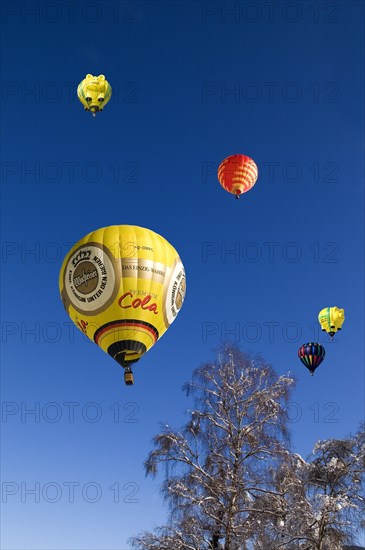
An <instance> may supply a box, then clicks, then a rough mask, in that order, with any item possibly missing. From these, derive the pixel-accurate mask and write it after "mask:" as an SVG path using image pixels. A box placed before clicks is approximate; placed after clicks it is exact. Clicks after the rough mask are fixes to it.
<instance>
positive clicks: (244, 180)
mask: <svg viewBox="0 0 365 550" xmlns="http://www.w3.org/2000/svg"><path fill="white" fill-rule="evenodd" d="M257 176H258V169H257V166H256V163H255V161H253V160H252V158H250V157H248V156H246V155H231V156H230V157H227V158H225V159H224V161H223V162H221V164H220V165H219V168H218V179H219V183H220V184H221V186H222V187H223V188H224V189H225V190H226V191H228V192H229V193H232V194H233V195H235V196H236V199H238V198H239V197H240V195H242V193H246V192H247V191H249V190H250V189H251V187H253V186H254V185H255V183H256V181H257Z"/></svg>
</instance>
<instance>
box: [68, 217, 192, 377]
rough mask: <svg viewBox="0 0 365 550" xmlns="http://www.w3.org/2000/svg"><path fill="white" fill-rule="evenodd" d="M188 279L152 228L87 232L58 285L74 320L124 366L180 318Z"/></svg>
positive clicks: (127, 369)
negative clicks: (178, 315) (179, 314)
mask: <svg viewBox="0 0 365 550" xmlns="http://www.w3.org/2000/svg"><path fill="white" fill-rule="evenodd" d="M185 281H186V278H185V270H184V266H183V264H182V262H181V260H180V258H179V255H178V253H177V252H176V250H175V249H174V247H173V246H171V244H170V243H168V242H167V241H166V239H164V238H163V237H161V236H160V235H158V234H157V233H154V232H153V231H151V230H149V229H144V228H142V227H137V226H131V225H114V226H110V227H104V228H102V229H98V230H96V231H93V232H92V233H89V234H88V235H86V237H84V238H83V239H81V240H80V241H78V242H77V243H76V244H75V245H74V246H73V248H72V249H71V250H70V251H69V252H68V254H67V255H66V257H65V259H64V261H63V264H62V268H61V271H60V278H59V285H60V292H61V298H62V301H63V304H64V306H65V309H66V311H67V313H68V314H69V316H70V317H71V319H72V321H73V322H74V323H75V324H76V325H77V327H78V328H79V329H80V330H82V332H84V333H85V334H86V335H87V336H88V337H89V338H90V339H91V340H93V341H94V342H95V343H96V344H98V346H100V347H101V348H102V349H103V350H104V351H105V352H106V353H108V354H109V355H110V356H111V357H113V359H115V360H116V361H117V362H118V363H119V364H120V365H121V366H122V367H124V369H125V372H124V380H125V383H126V384H128V385H130V384H133V373H132V370H131V365H132V364H133V363H135V362H136V361H138V360H139V359H140V358H141V356H142V355H143V354H144V353H146V351H148V350H149V349H150V348H151V347H152V346H153V345H154V344H155V343H156V342H157V340H158V339H159V338H160V337H161V336H162V335H163V334H164V332H165V331H166V330H167V329H168V327H169V326H170V325H171V323H172V322H173V321H174V320H175V318H176V316H177V314H178V313H179V311H180V309H181V306H182V304H183V301H184V297H185V288H186V282H185Z"/></svg>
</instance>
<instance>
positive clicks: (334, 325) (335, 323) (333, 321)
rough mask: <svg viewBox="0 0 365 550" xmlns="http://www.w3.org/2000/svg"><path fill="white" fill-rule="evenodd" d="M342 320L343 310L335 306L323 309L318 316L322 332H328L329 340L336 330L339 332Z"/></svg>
mask: <svg viewBox="0 0 365 550" xmlns="http://www.w3.org/2000/svg"><path fill="white" fill-rule="evenodd" d="M344 320H345V310H344V309H340V308H338V307H336V306H334V307H325V308H324V309H322V310H321V311H320V312H319V314H318V321H319V323H320V325H321V328H322V330H323V331H326V332H328V334H329V335H330V336H331V338H332V336H333V335H334V334H335V333H336V332H337V331H338V330H341V328H342V325H343V322H344Z"/></svg>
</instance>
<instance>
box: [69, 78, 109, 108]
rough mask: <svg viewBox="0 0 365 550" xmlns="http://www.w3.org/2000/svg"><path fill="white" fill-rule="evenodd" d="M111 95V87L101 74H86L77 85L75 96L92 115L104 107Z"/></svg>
mask: <svg viewBox="0 0 365 550" xmlns="http://www.w3.org/2000/svg"><path fill="white" fill-rule="evenodd" d="M111 95H112V87H111V86H110V84H109V82H108V81H107V80H106V79H105V76H104V75H103V74H101V75H99V76H93V75H92V74H87V75H86V77H85V78H84V80H82V82H80V84H79V85H78V87H77V97H78V98H79V100H80V101H81V103H82V104H83V106H84V108H85V111H90V112H91V113H92V114H93V116H95V114H96V113H97V112H100V111H102V110H103V109H104V107H105V105H106V104H107V103H108V101H109V99H110V98H111Z"/></svg>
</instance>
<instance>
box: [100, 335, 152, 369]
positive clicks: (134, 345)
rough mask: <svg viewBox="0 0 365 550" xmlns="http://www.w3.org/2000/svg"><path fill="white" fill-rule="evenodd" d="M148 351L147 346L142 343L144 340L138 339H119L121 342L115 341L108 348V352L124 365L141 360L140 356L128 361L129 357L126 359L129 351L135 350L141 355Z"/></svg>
mask: <svg viewBox="0 0 365 550" xmlns="http://www.w3.org/2000/svg"><path fill="white" fill-rule="evenodd" d="M146 351H147V348H146V346H145V345H144V344H142V342H138V341H136V340H119V342H114V344H111V345H110V346H109V347H108V349H107V352H108V354H109V355H110V356H111V357H113V359H115V361H116V362H117V363H119V364H120V365H121V366H122V367H125V366H127V365H130V364H132V363H136V362H137V361H138V360H139V357H138V359H132V360H130V361H128V359H125V355H126V353H127V352H134V353H138V354H139V355H143V354H144V353H146Z"/></svg>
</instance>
